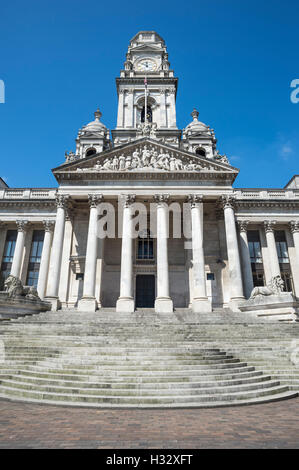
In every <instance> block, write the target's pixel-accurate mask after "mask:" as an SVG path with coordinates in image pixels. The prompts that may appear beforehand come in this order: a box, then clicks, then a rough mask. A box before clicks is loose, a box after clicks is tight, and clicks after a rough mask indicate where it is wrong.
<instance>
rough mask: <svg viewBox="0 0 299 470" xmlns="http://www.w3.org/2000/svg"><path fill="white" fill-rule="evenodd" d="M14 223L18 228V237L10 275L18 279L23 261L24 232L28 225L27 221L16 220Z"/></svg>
mask: <svg viewBox="0 0 299 470" xmlns="http://www.w3.org/2000/svg"><path fill="white" fill-rule="evenodd" d="M16 223H17V228H18V236H17V241H16V247H15V252H14V257H13V260H12V265H11V271H10V274H12V275H13V276H15V277H18V278H19V277H20V274H21V265H22V259H23V252H24V245H25V237H26V231H27V229H28V227H29V225H30V223H29V222H28V220H17V221H16Z"/></svg>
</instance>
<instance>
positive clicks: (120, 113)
mask: <svg viewBox="0 0 299 470" xmlns="http://www.w3.org/2000/svg"><path fill="white" fill-rule="evenodd" d="M124 93H125V90H123V89H122V88H121V89H120V90H119V94H118V112H117V126H116V127H124Z"/></svg>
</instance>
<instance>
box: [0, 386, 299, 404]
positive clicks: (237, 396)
mask: <svg viewBox="0 0 299 470" xmlns="http://www.w3.org/2000/svg"><path fill="white" fill-rule="evenodd" d="M288 392H289V390H288V387H287V386H275V387H271V388H268V389H258V390H249V391H244V392H228V393H221V394H220V395H217V394H206V395H200V396H196V395H187V394H184V395H183V396H181V395H173V396H160V397H155V396H147V397H140V396H137V397H135V396H125V397H122V396H107V395H100V394H98V395H86V394H85V395H84V394H74V393H59V394H58V393H54V392H46V391H44V392H40V391H36V390H24V389H22V390H21V389H16V388H13V387H8V386H3V385H0V396H1V395H5V394H8V395H9V396H18V397H26V398H35V399H40V400H55V401H69V402H70V403H76V404H77V405H78V404H79V403H81V402H85V403H97V404H102V405H105V404H106V406H107V404H108V405H109V406H110V405H111V404H114V405H129V404H130V405H135V406H138V405H144V406H147V405H156V406H163V405H172V406H177V405H178V404H180V405H185V406H186V404H188V403H193V404H200V403H201V404H204V403H205V404H208V403H210V402H220V401H221V402H226V403H237V402H238V401H239V400H250V399H254V398H260V397H264V398H265V397H268V396H270V397H271V396H273V395H276V394H285V393H286V394H287V396H288V397H291V396H293V397H294V396H296V392H295V393H294V392H293V393H291V392H289V393H288Z"/></svg>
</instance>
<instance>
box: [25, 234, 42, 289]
mask: <svg viewBox="0 0 299 470" xmlns="http://www.w3.org/2000/svg"><path fill="white" fill-rule="evenodd" d="M44 236H45V232H44V231H43V230H34V232H33V237H32V243H31V251H30V257H29V265H28V271H27V281H26V284H27V285H28V286H35V287H37V282H38V275H39V268H40V262H41V256H42V250H43V244H44Z"/></svg>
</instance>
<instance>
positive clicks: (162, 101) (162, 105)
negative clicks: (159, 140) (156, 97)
mask: <svg viewBox="0 0 299 470" xmlns="http://www.w3.org/2000/svg"><path fill="white" fill-rule="evenodd" d="M159 127H167V115H166V89H165V88H161V89H160V126H159Z"/></svg>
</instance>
